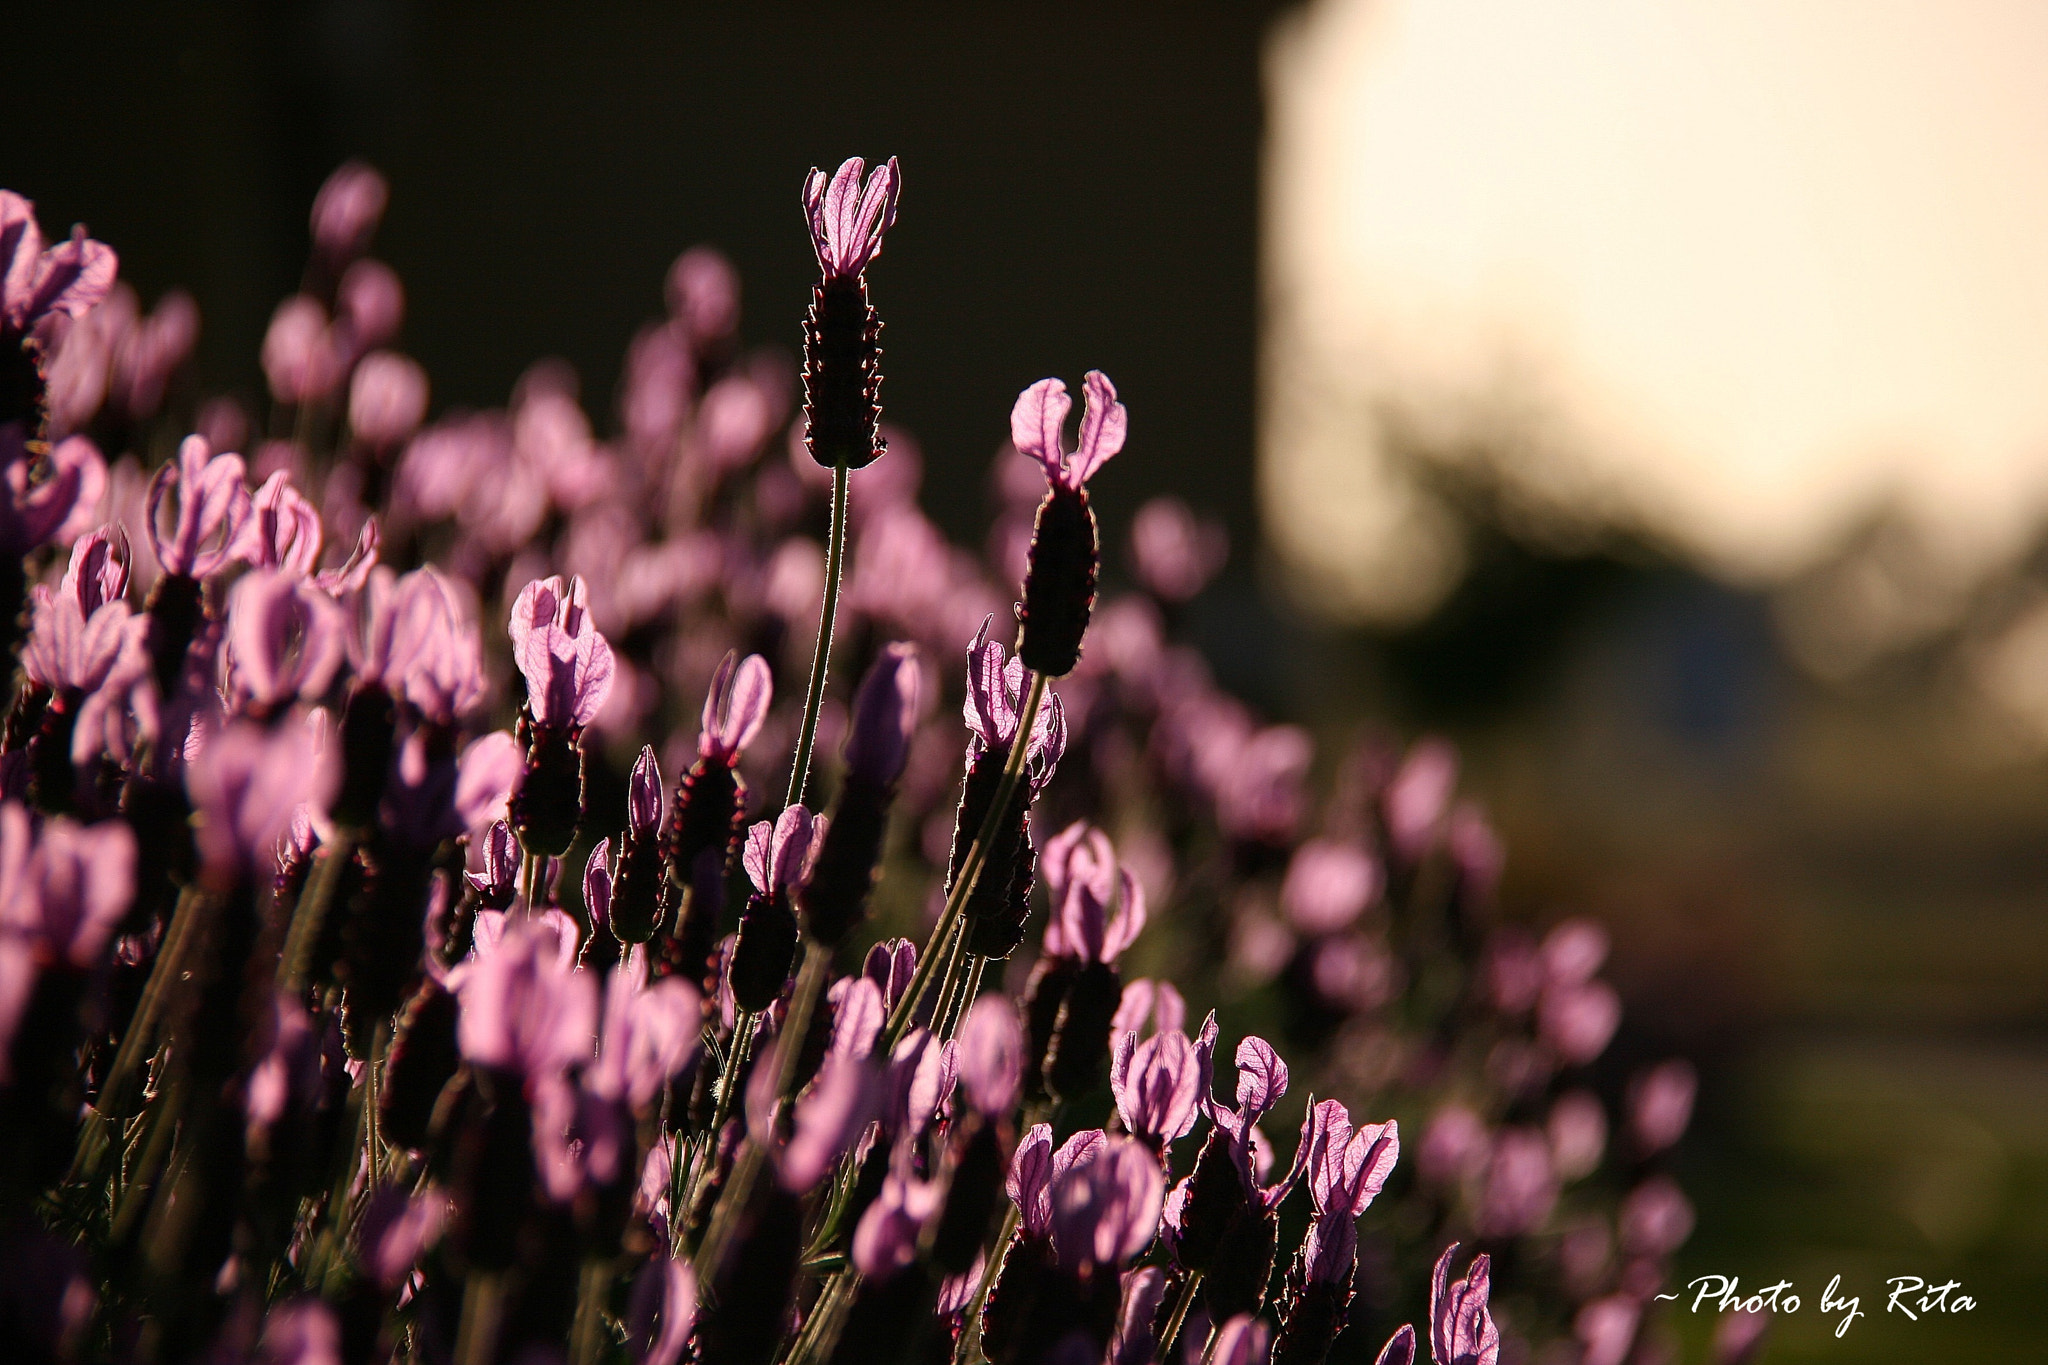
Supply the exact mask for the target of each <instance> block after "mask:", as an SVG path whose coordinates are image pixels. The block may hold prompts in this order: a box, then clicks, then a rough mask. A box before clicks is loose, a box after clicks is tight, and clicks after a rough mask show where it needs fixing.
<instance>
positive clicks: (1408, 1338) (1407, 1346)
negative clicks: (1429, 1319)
mask: <svg viewBox="0 0 2048 1365" xmlns="http://www.w3.org/2000/svg"><path fill="white" fill-rule="evenodd" d="M1374 1365H1415V1329H1414V1328H1413V1327H1411V1326H1410V1325H1408V1324H1407V1323H1405V1322H1404V1323H1402V1324H1401V1325H1400V1326H1399V1327H1398V1328H1396V1329H1395V1330H1394V1335H1392V1336H1390V1337H1388V1338H1387V1344H1386V1345H1384V1346H1382V1347H1380V1354H1379V1359H1378V1360H1377V1361H1375V1362H1374Z"/></svg>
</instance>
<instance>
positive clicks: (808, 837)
mask: <svg viewBox="0 0 2048 1365" xmlns="http://www.w3.org/2000/svg"><path fill="white" fill-rule="evenodd" d="M825 825H826V821H825V817H823V816H822V815H819V816H814V815H812V814H811V813H810V812H809V811H808V810H805V809H804V808H803V807H802V806H785V807H784V808H783V811H782V814H780V815H778V816H777V817H776V818H775V822H774V823H773V824H772V825H771V824H770V823H769V822H768V821H766V820H762V821H760V822H758V823H757V824H755V825H754V826H753V827H752V828H751V829H749V830H748V831H747V847H746V852H745V853H743V854H742V855H741V859H740V861H741V862H742V863H743V864H744V865H745V867H746V870H747V879H748V880H749V881H751V882H752V883H753V884H754V889H755V890H756V891H759V892H760V893H761V894H762V895H764V896H772V895H777V894H787V893H788V892H790V891H793V890H795V889H796V888H797V887H799V886H802V885H803V883H804V882H805V880H806V879H807V878H808V877H809V876H810V870H811V864H812V863H813V862H815V861H816V860H817V850H818V846H819V844H820V843H821V842H822V841H823V839H824V835H825Z"/></svg>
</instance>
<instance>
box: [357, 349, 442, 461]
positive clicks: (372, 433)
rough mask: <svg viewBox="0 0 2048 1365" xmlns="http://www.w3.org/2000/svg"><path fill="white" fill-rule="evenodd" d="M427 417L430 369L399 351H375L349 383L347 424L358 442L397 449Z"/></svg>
mask: <svg viewBox="0 0 2048 1365" xmlns="http://www.w3.org/2000/svg"><path fill="white" fill-rule="evenodd" d="M426 416H427V372H426V371H425V370H423V369H421V368H420V363H419V362H418V361H416V360H413V359H411V358H409V357H407V356H402V355H400V354H398V353H397V352H396V351H372V352H371V353H370V354H368V355H366V356H364V357H363V359H362V361H361V363H359V364H358V365H357V366H356V372H355V374H354V376H353V377H352V378H351V379H350V380H349V385H348V425H349V429H350V430H351V431H353V432H354V433H355V435H356V439H357V440H359V441H364V442H367V443H368V444H370V445H372V446H376V447H379V448H380V449H394V448H396V447H398V446H400V445H403V444H404V443H405V442H407V441H409V440H411V439H412V436H413V433H414V432H416V431H418V430H419V429H420V423H421V422H423V421H424V420H426Z"/></svg>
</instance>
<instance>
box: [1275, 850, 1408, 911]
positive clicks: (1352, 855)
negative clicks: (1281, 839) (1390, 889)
mask: <svg viewBox="0 0 2048 1365" xmlns="http://www.w3.org/2000/svg"><path fill="white" fill-rule="evenodd" d="M1384 880H1385V878H1384V877H1383V876H1382V874H1381V872H1380V865H1379V862H1378V861H1377V860H1376V859H1375V858H1374V857H1373V856H1372V854H1371V853H1369V852H1367V851H1366V850H1365V849H1363V848H1361V847H1359V846H1358V845H1357V844H1354V843H1349V842H1345V841H1340V840H1336V839H1311V840H1309V841H1308V842H1307V843H1305V844H1303V845H1302V846H1301V847H1300V848H1298V849H1296V850H1295V853H1294V859H1293V861H1292V862H1290V863H1289V864H1288V865H1287V880H1286V881H1285V882H1283V883H1282V884H1281V887H1280V904H1281V906H1282V907H1283V908H1285V909H1286V911H1287V918H1288V919H1289V920H1291V921H1292V922H1293V924H1294V927H1295V928H1296V929H1299V930H1300V931H1301V932H1302V933H1304V934H1334V933H1336V932H1337V931H1338V930H1340V929H1345V928H1348V927H1349V926H1350V925H1351V924H1352V923H1353V922H1354V921H1355V920H1357V918H1358V917H1359V916H1360V915H1362V914H1364V913H1365V908H1366V906H1368V905H1370V904H1372V902H1373V900H1374V899H1375V898H1376V897H1377V896H1378V895H1379V893H1380V887H1381V885H1382V884H1383V882H1384Z"/></svg>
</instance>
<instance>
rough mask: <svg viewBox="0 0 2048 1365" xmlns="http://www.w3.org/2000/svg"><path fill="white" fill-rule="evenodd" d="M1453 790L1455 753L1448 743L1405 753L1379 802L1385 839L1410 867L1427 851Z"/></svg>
mask: <svg viewBox="0 0 2048 1365" xmlns="http://www.w3.org/2000/svg"><path fill="white" fill-rule="evenodd" d="M1457 788H1458V753H1457V750H1455V749H1453V748H1452V747H1451V746H1450V745H1449V744H1448V743H1446V742H1445V741H1443V740H1440V739H1425V740H1422V741H1420V742H1419V743H1417V744H1416V745H1415V747H1414V748H1412V749H1410V750H1409V751H1408V757H1407V758H1406V759H1405V760H1403V761H1402V764H1401V769H1400V771H1399V772H1397V773H1395V774H1394V779H1393V781H1391V782H1389V783H1388V784H1387V789H1386V792H1385V793H1384V794H1383V795H1382V796H1381V798H1380V805H1381V810H1382V813H1383V814H1384V816H1385V819H1386V822H1387V838H1388V840H1389V841H1390V842H1391V843H1392V844H1393V846H1394V851H1395V852H1396V853H1398V854H1399V855H1400V856H1401V857H1402V859H1404V860H1405V861H1407V862H1410V863H1412V862H1414V861H1415V860H1416V859H1418V858H1420V857H1421V856H1422V855H1423V854H1424V853H1427V852H1428V851H1429V846H1430V845H1431V844H1432V843H1433V842H1435V840H1436V837H1437V834H1438V832H1439V831H1440V830H1441V829H1442V828H1443V824H1444V818H1445V816H1446V814H1448V812H1449V811H1450V807H1451V796H1452V794H1453V793H1454V792H1456V791H1457Z"/></svg>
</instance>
